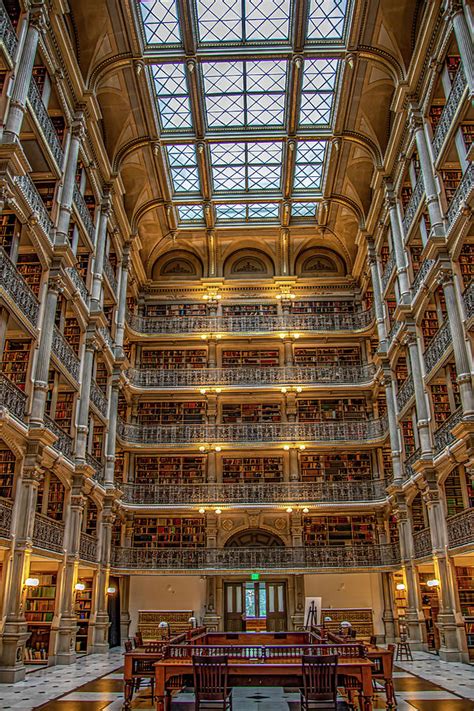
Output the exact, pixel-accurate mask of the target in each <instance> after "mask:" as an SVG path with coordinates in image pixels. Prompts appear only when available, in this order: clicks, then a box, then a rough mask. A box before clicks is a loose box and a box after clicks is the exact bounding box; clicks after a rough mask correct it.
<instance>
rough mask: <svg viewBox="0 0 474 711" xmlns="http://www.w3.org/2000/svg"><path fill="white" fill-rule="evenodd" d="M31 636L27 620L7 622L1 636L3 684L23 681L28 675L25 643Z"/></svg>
mask: <svg viewBox="0 0 474 711" xmlns="http://www.w3.org/2000/svg"><path fill="white" fill-rule="evenodd" d="M29 637H30V632H28V628H27V625H26V622H25V621H24V620H22V621H17V622H14V621H11V622H8V621H7V622H6V623H5V628H4V631H3V634H2V637H1V640H2V654H1V655H0V682H1V683H3V684H15V683H16V682H17V681H22V679H24V678H25V675H26V667H25V663H24V661H23V655H24V650H25V643H26V641H27V639H28V638H29Z"/></svg>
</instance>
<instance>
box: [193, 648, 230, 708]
mask: <svg viewBox="0 0 474 711" xmlns="http://www.w3.org/2000/svg"><path fill="white" fill-rule="evenodd" d="M193 670H194V693H195V695H196V698H199V699H205V698H208V699H225V698H226V696H227V695H228V692H229V690H228V687H227V677H228V666H227V657H225V656H216V657H202V656H201V655H198V654H194V655H193Z"/></svg>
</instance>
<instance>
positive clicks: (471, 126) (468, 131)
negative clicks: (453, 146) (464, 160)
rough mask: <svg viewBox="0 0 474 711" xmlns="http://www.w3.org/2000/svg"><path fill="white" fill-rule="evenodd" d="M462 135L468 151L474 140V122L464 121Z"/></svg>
mask: <svg viewBox="0 0 474 711" xmlns="http://www.w3.org/2000/svg"><path fill="white" fill-rule="evenodd" d="M461 135H462V137H463V141H464V145H465V146H466V151H467V152H468V151H469V149H470V147H471V146H472V143H473V141H474V123H462V124H461Z"/></svg>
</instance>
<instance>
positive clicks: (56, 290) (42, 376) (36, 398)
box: [30, 265, 64, 427]
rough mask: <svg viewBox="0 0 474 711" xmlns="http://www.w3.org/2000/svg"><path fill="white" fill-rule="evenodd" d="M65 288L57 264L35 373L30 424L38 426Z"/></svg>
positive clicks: (50, 280) (44, 399)
mask: <svg viewBox="0 0 474 711" xmlns="http://www.w3.org/2000/svg"><path fill="white" fill-rule="evenodd" d="M63 288H64V285H63V281H62V277H61V275H60V273H59V267H58V266H57V265H55V266H53V267H52V268H51V270H50V276H49V281H48V288H47V293H46V298H45V306H44V311H43V320H42V323H41V336H40V343H39V349H38V355H37V359H36V367H35V375H34V385H33V400H32V404H31V415H30V424H31V425H33V426H36V427H39V426H41V425H42V424H43V418H44V410H45V405H46V394H47V391H48V373H49V364H50V360H51V350H52V346H53V336H54V328H55V324H54V322H55V317H56V307H57V304H58V296H59V294H60V293H61V292H62V290H63Z"/></svg>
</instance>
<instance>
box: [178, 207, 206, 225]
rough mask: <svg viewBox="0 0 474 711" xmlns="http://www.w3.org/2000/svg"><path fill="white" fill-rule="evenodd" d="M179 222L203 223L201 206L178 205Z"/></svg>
mask: <svg viewBox="0 0 474 711" xmlns="http://www.w3.org/2000/svg"><path fill="white" fill-rule="evenodd" d="M178 214H179V220H180V222H204V215H203V211H202V205H178Z"/></svg>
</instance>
